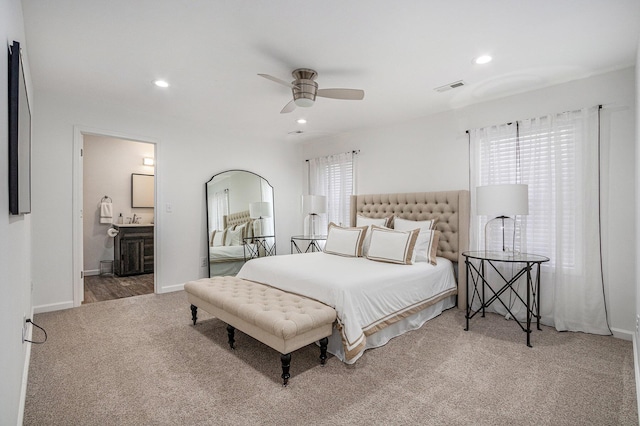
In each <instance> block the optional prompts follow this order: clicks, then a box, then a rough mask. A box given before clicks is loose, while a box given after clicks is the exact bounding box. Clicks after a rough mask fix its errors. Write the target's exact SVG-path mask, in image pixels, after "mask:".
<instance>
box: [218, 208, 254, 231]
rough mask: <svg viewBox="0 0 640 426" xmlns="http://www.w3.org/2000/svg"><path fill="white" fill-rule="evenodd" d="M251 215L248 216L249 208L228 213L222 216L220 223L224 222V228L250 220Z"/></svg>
mask: <svg viewBox="0 0 640 426" xmlns="http://www.w3.org/2000/svg"><path fill="white" fill-rule="evenodd" d="M250 221H251V216H249V210H245V211H241V212H237V213H230V214H228V215H225V216H223V217H222V223H223V224H224V228H225V229H226V228H227V227H228V226H235V225H241V224H243V223H245V222H250Z"/></svg>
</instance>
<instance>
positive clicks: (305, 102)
mask: <svg viewBox="0 0 640 426" xmlns="http://www.w3.org/2000/svg"><path fill="white" fill-rule="evenodd" d="M294 102H295V104H296V105H297V106H299V107H303V108H309V107H310V106H313V99H309V98H298V99H296V100H295V101H294Z"/></svg>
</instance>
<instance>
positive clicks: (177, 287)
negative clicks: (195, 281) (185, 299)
mask: <svg viewBox="0 0 640 426" xmlns="http://www.w3.org/2000/svg"><path fill="white" fill-rule="evenodd" d="M180 290H184V283H182V284H176V285H170V286H167V287H162V288H159V289H158V294H163V293H173V292H174V291H180Z"/></svg>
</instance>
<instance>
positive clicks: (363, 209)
mask: <svg viewBox="0 0 640 426" xmlns="http://www.w3.org/2000/svg"><path fill="white" fill-rule="evenodd" d="M358 214H361V215H363V216H367V217H374V218H381V217H387V216H398V217H401V218H403V219H408V220H430V219H437V223H436V229H437V230H438V231H440V240H439V243H438V256H440V257H444V258H446V259H449V260H451V261H452V262H454V266H455V267H456V272H457V274H458V308H460V309H464V308H465V307H466V303H467V301H466V291H465V286H466V274H465V273H464V270H465V269H464V257H463V256H462V252H463V251H466V250H468V249H469V191H467V190H460V191H440V192H408V193H399V194H365V195H352V196H351V216H350V218H351V226H355V223H356V216H357V215H358ZM458 265H462V266H460V267H458ZM458 271H460V272H462V273H459V272H458Z"/></svg>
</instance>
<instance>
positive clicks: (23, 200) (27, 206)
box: [9, 41, 31, 215]
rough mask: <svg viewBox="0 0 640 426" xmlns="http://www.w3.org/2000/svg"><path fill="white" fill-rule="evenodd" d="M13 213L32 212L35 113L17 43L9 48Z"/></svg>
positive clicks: (11, 211)
mask: <svg viewBox="0 0 640 426" xmlns="http://www.w3.org/2000/svg"><path fill="white" fill-rule="evenodd" d="M9 213H11V214H15V215H19V214H24V213H31V112H30V110H29V99H28V97H27V86H26V84H25V79H24V69H23V66H22V58H21V55H20V43H19V42H17V41H14V42H13V44H12V45H11V46H9Z"/></svg>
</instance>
